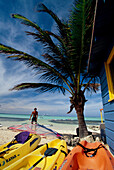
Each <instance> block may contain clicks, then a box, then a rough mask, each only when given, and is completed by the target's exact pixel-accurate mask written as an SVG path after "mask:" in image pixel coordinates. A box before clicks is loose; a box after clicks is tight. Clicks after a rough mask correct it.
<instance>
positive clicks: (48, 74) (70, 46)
mask: <svg viewBox="0 0 114 170" xmlns="http://www.w3.org/2000/svg"><path fill="white" fill-rule="evenodd" d="M93 11H94V3H93V1H91V0H86V1H85V0H75V4H74V7H73V10H72V13H71V17H70V21H69V22H68V23H65V22H62V21H61V20H60V19H59V18H58V17H57V16H56V15H55V14H54V13H53V12H52V11H51V10H49V9H48V8H47V7H46V6H45V5H44V4H40V8H39V10H38V12H46V13H48V14H49V15H51V17H52V18H53V19H54V20H55V22H56V23H57V28H58V32H59V34H58V35H57V34H54V33H52V32H50V31H47V30H42V29H41V28H40V27H39V26H38V25H37V24H36V23H33V22H32V21H30V20H29V19H27V18H26V17H24V16H21V15H19V14H13V15H12V17H13V18H17V19H19V20H21V23H22V24H25V25H27V26H30V27H32V28H33V29H34V32H29V31H26V33H27V35H32V36H33V37H34V38H35V40H36V41H37V42H41V43H42V45H43V46H44V48H45V51H46V53H44V54H43V55H42V58H41V59H38V58H37V57H33V56H31V55H29V54H27V53H25V52H22V51H18V50H16V49H14V48H11V47H8V46H6V45H3V44H0V53H5V54H6V55H8V58H12V59H14V60H19V61H23V62H24V63H25V64H27V65H28V66H29V67H32V68H33V69H34V70H36V73H37V74H40V80H43V81H41V83H22V84H19V85H16V86H15V87H14V88H12V90H14V89H15V90H23V89H27V88H35V89H37V91H38V92H41V93H43V92H47V91H49V92H55V91H57V90H58V91H59V92H62V93H63V94H65V92H66V91H67V92H69V93H70V95H71V97H70V102H71V106H70V111H69V112H68V113H70V112H71V111H72V110H73V108H75V110H76V113H77V117H78V123H79V136H80V137H84V136H87V135H88V131H87V127H86V123H85V120H84V105H85V102H86V101H87V100H86V99H85V96H84V92H85V90H93V91H94V92H96V90H98V87H99V84H96V83H95V81H96V78H95V77H93V76H92V75H89V74H87V73H86V72H87V71H86V68H87V60H88V52H89V45H90V39H91V30H92V21H93V15H94V12H93ZM53 37H54V39H56V42H57V44H56V43H54V39H52V38H53Z"/></svg>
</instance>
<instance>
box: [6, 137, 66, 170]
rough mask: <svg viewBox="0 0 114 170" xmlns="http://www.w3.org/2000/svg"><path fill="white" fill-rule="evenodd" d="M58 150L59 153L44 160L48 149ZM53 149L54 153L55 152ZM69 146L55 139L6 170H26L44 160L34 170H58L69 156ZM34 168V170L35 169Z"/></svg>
mask: <svg viewBox="0 0 114 170" xmlns="http://www.w3.org/2000/svg"><path fill="white" fill-rule="evenodd" d="M50 148H51V149H52V148H53V149H56V150H57V151H56V152H55V153H54V154H52V155H51V156H46V157H44V158H43V156H44V153H45V152H46V151H47V150H48V149H50ZM53 149H52V151H53ZM67 153H68V152H67V145H66V142H65V141H64V140H60V139H55V140H53V141H51V142H49V143H48V144H44V145H43V146H41V147H39V148H38V149H36V150H35V151H33V152H32V153H30V154H28V155H26V156H25V157H23V158H21V159H20V160H18V161H16V162H15V163H13V164H12V165H11V166H9V167H7V168H5V169H4V170H11V169H15V170H17V169H18V170H19V169H20V170H26V169H29V168H30V167H32V166H33V165H34V164H35V163H36V162H37V161H38V160H40V159H41V158H43V159H42V160H41V161H40V162H39V163H38V164H36V166H35V167H34V168H36V169H39V170H42V169H43V170H52V169H54V170H57V169H58V168H59V166H60V165H61V163H62V162H63V160H64V159H65V157H66V154H67ZM34 168H33V169H34Z"/></svg>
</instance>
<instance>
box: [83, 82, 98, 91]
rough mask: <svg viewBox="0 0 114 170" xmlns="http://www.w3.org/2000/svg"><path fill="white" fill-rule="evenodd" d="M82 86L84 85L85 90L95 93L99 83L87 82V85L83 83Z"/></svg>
mask: <svg viewBox="0 0 114 170" xmlns="http://www.w3.org/2000/svg"><path fill="white" fill-rule="evenodd" d="M83 87H86V89H85V90H88V91H94V92H95V93H96V92H97V91H98V90H99V87H100V84H99V83H89V84H88V86H87V84H83Z"/></svg>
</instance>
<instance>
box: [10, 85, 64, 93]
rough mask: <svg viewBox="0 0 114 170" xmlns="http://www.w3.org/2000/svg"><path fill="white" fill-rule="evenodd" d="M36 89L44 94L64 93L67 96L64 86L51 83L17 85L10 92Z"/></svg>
mask: <svg viewBox="0 0 114 170" xmlns="http://www.w3.org/2000/svg"><path fill="white" fill-rule="evenodd" d="M30 88H32V89H36V91H37V92H39V93H44V92H47V91H48V92H53V93H54V92H55V91H58V92H60V91H61V92H62V93H63V94H65V89H64V88H63V87H62V86H59V85H55V84H49V83H21V84H18V85H16V86H15V87H13V88H12V89H10V90H23V89H30Z"/></svg>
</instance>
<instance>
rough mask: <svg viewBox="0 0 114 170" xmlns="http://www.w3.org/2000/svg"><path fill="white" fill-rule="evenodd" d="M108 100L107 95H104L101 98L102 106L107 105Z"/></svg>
mask: <svg viewBox="0 0 114 170" xmlns="http://www.w3.org/2000/svg"><path fill="white" fill-rule="evenodd" d="M108 100H109V93H106V94H105V95H104V96H102V102H103V105H104V104H108Z"/></svg>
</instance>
